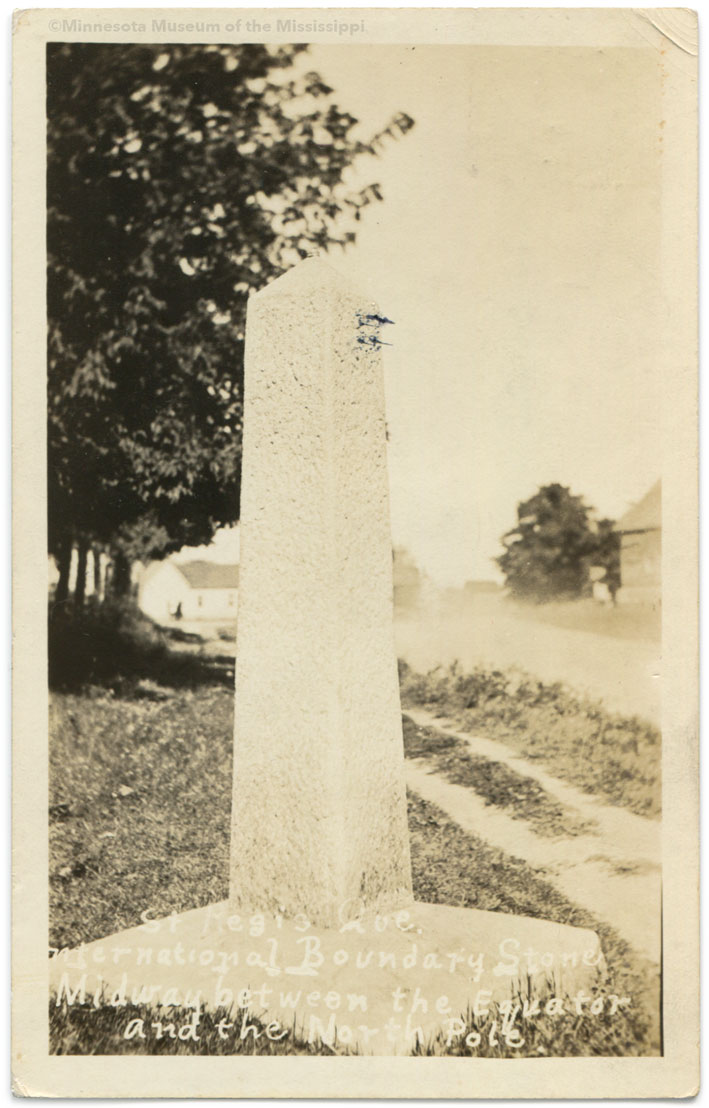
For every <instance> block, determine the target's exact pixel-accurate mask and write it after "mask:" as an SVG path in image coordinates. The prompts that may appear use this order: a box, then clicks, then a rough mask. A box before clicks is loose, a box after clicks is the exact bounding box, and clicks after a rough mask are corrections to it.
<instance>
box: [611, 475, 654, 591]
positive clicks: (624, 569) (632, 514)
mask: <svg viewBox="0 0 709 1108" xmlns="http://www.w3.org/2000/svg"><path fill="white" fill-rule="evenodd" d="M616 531H618V532H619V534H620V590H619V592H618V602H619V603H620V604H649V605H652V606H655V605H659V604H660V603H661V600H662V484H661V482H660V481H658V482H657V484H655V485H653V486H652V488H651V489H650V491H649V492H648V493H646V495H645V496H644V497H643V498H642V500H640V501H638V503H637V504H635V505H634V506H633V507H632V508H630V509H629V510H628V511H627V512H626V513H625V515H624V516H623V517H622V518H621V519H619V520H618V522H617V524H616Z"/></svg>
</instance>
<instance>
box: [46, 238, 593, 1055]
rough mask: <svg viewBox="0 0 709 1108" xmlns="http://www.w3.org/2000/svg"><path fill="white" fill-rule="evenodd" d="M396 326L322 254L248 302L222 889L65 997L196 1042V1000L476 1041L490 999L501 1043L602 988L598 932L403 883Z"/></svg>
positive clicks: (273, 1028)
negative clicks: (393, 510) (389, 428)
mask: <svg viewBox="0 0 709 1108" xmlns="http://www.w3.org/2000/svg"><path fill="white" fill-rule="evenodd" d="M386 322H387V321H386V320H385V319H384V317H383V316H382V315H381V314H380V312H379V310H378V309H377V307H376V305H374V304H372V303H370V302H368V301H366V300H364V299H363V298H362V297H360V296H358V295H357V294H355V293H353V292H352V291H351V290H350V289H349V287H348V286H347V285H346V283H345V282H344V281H343V280H342V279H341V278H340V277H339V276H338V275H337V274H336V273H335V272H334V271H333V270H332V269H331V268H330V267H329V265H327V264H326V263H325V262H324V261H322V260H321V259H319V258H314V259H309V260H306V261H305V262H302V263H301V264H300V265H298V266H296V267H295V268H294V269H292V270H291V271H289V272H288V273H286V274H285V275H284V276H283V277H280V278H279V279H278V280H276V281H274V282H273V283H272V284H270V285H269V286H267V288H265V289H263V290H262V291H261V292H259V293H256V294H255V295H254V296H252V297H251V299H250V301H249V310H248V318H247V338H246V342H247V346H246V381H245V419H244V424H245V426H244V444H243V476H242V488H243V495H242V507H241V528H242V533H241V573H240V589H239V613H238V618H239V626H238V634H237V659H236V700H235V739H234V791H233V812H232V829H231V858H230V890H229V899H228V901H224V902H222V903H219V904H212V905H208V906H207V907H204V908H193V909H188V910H186V911H183V912H181V913H174V914H173V915H172V916H170V917H168V918H166V919H163V920H156V919H154V918H152V915H151V913H149V912H147V913H145V912H144V913H143V922H142V923H141V924H140V925H138V926H137V927H133V928H130V929H129V930H126V931H122V932H120V933H118V934H116V935H113V936H109V937H108V938H107V939H102V940H99V941H98V942H93V943H88V944H85V945H83V946H81V947H79V948H77V949H75V950H72V951H62V952H57V953H56V954H55V955H54V956H53V957H52V958H51V959H50V965H49V978H50V987H51V988H52V990H53V992H54V995H55V996H56V999H57V1003H61V1002H62V1001H67V1002H68V1003H71V1004H75V1003H78V1004H81V1005H82V1006H84V1005H88V1006H89V1007H91V1008H99V1007H101V1006H103V1005H106V1004H107V1005H110V1006H112V1007H116V1008H121V1007H125V1006H127V1005H128V1004H130V1003H137V1004H141V1003H142V1004H149V1005H151V1006H152V1008H153V1009H154V1010H155V1011H157V1012H158V1013H163V1017H164V1018H168V1017H169V1010H170V1008H174V1007H175V1006H180V1007H183V1008H188V1009H191V1010H192V1012H193V1016H192V1017H191V1018H190V1020H189V1021H188V1022H187V1023H185V1024H184V1025H183V1026H182V1027H180V1028H179V1030H177V1031H175V1029H174V1027H173V1033H174V1034H175V1035H177V1036H179V1037H180V1038H181V1039H182V1038H184V1039H185V1041H187V1040H191V1041H193V1042H194V1043H195V1044H198V1043H199V1038H200V1032H199V1020H200V1013H201V1010H202V1007H203V1006H205V1007H207V1008H210V1009H215V1010H218V1011H220V1012H222V1013H223V1015H224V1018H223V1020H222V1021H221V1022H220V1024H219V1028H220V1030H219V1034H220V1036H221V1035H222V1032H223V1037H224V1039H225V1041H227V1040H228V1038H229V1036H230V1035H231V1036H232V1037H233V1038H237V1037H238V1038H239V1039H240V1040H243V1039H244V1038H253V1039H254V1040H257V1039H259V1038H263V1037H265V1038H267V1039H270V1040H273V1041H281V1040H282V1039H283V1038H284V1036H287V1035H288V1034H291V1033H295V1034H296V1035H298V1036H299V1037H301V1038H304V1039H306V1040H307V1041H309V1042H313V1043H317V1042H324V1043H326V1044H328V1045H329V1046H331V1047H332V1048H333V1049H337V1048H344V1049H345V1050H355V1051H358V1052H362V1053H369V1054H378V1055H393V1054H408V1053H410V1052H411V1051H413V1050H423V1051H425V1050H426V1049H427V1047H428V1046H429V1045H430V1044H432V1043H435V1045H436V1052H437V1053H442V1052H445V1051H446V1049H448V1048H452V1049H455V1048H456V1047H458V1046H460V1044H461V1040H462V1039H463V1037H464V1043H465V1046H466V1047H467V1048H469V1049H470V1051H471V1052H472V1053H474V1052H475V1048H476V1046H477V1045H479V1040H480V1034H479V1032H478V1031H477V1030H475V1029H472V1030H471V1024H470V1017H471V1016H474V1017H480V1018H482V1019H483V1020H484V1017H485V1016H486V1014H487V1013H488V1012H489V1009H490V1005H492V1004H493V1003H495V1002H497V1003H498V1004H500V1005H502V1006H504V1010H503V1009H500V1011H501V1012H502V1023H501V1025H500V1026H498V1023H497V1018H496V1019H495V1020H493V1026H492V1029H491V1034H494V1035H499V1036H500V1037H501V1039H505V1038H506V1041H507V1042H508V1045H511V1046H512V1047H513V1049H515V1048H517V1047H519V1046H520V1045H521V1036H520V1033H519V1031H518V1030H516V1029H515V1028H514V1027H513V1024H514V1019H515V1018H516V1017H517V1015H519V1013H520V1012H521V1013H522V1019H523V1020H524V1019H525V1018H534V1013H535V1012H536V1013H539V1011H540V1010H541V1009H540V1004H542V1005H543V1004H545V1003H553V1004H554V1006H555V1007H554V1008H553V1014H559V1012H560V1011H564V1010H566V1011H569V1012H571V1013H573V1012H574V1011H576V1012H578V1010H579V1009H578V1008H575V1007H574V1005H575V1004H578V1005H580V1006H581V1007H582V1006H583V1004H586V1003H589V1002H590V1001H591V995H592V993H593V990H594V987H595V986H596V985H598V984H599V983H600V982H601V981H602V974H603V970H604V962H603V954H602V951H601V948H600V944H599V941H598V936H597V935H595V934H594V933H593V932H592V931H587V930H584V929H582V928H575V927H568V926H564V925H561V924H557V923H550V922H547V921H545V920H539V919H529V918H524V917H519V916H512V915H504V914H502V913H498V912H483V911H477V910H475V909H465V908H461V907H451V906H446V905H437V904H422V903H415V902H413V899H412V881H411V865H410V859H409V840H408V827H407V816H406V793H405V783H404V753H403V741H402V730H401V708H400V704H399V692H398V680H397V665H396V652H395V648H394V634H393V600H392V549H391V537H390V528H389V509H388V489H387V468H386V427H385V422H384V391H383V383H382V370H381V356H380V355H381V352H380V345H381V339H380V329H381V327H382V325H383V324H385V323H386ZM471 880H472V877H471ZM501 880H504V876H503V877H502V878H501ZM146 907H147V906H146ZM574 994H575V1001H574V1000H573V996H574ZM566 1005H569V1007H566ZM164 1010H167V1012H164ZM505 1012H506V1013H507V1015H505ZM525 1012H527V1015H526V1016H525ZM530 1013H531V1015H530ZM256 1017H257V1018H258V1020H259V1022H258V1023H256V1022H254V1019H255V1018H256ZM505 1020H507V1024H508V1025H507V1027H506V1028H505ZM149 1033H150V1028H147V1030H146V1027H145V1026H144V1024H143V1021H142V1020H141V1019H132V1020H130V1019H129V1018H128V1016H127V1017H126V1028H125V1032H124V1035H125V1037H126V1038H131V1039H134V1040H135V1041H136V1049H137V1050H138V1051H140V1050H141V1049H142V1050H143V1051H147V1053H150V1052H151V1051H150V1047H149V1044H148V1043H147V1042H144V1041H143V1040H147V1038H148V1035H149ZM496 1041H497V1040H496ZM193 1049H194V1050H195V1051H197V1050H198V1049H199V1048H198V1046H197V1045H196V1046H194V1047H193Z"/></svg>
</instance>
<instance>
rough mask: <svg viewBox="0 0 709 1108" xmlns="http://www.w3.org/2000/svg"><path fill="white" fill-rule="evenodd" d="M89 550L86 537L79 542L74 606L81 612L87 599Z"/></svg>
mask: <svg viewBox="0 0 709 1108" xmlns="http://www.w3.org/2000/svg"><path fill="white" fill-rule="evenodd" d="M88 552H89V544H88V543H87V542H86V539H81V541H80V543H79V557H78V560H77V565H76V585H75V586H74V608H75V609H76V611H77V612H80V611H81V610H82V608H83V607H84V600H85V599H86V558H87V555H88Z"/></svg>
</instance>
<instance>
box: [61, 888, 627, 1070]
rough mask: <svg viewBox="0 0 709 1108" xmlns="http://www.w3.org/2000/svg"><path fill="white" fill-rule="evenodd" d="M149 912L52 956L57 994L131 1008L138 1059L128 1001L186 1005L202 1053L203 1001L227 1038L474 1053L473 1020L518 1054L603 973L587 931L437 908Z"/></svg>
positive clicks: (363, 1049)
mask: <svg viewBox="0 0 709 1108" xmlns="http://www.w3.org/2000/svg"><path fill="white" fill-rule="evenodd" d="M348 907H349V908H351V906H348ZM144 918H145V922H144V923H142V924H140V925H139V926H138V927H133V928H130V929H128V930H126V931H121V932H118V933H117V934H115V935H111V936H110V937H109V938H106V939H100V940H98V941H96V942H92V943H88V944H85V945H82V946H81V947H77V948H75V949H73V950H63V951H61V952H59V953H56V954H54V955H53V956H52V957H51V958H50V963H49V970H50V975H49V976H50V989H51V993H52V996H53V998H54V1001H56V1002H57V1003H61V1001H62V1000H66V1001H68V1002H69V1003H70V1004H72V1005H77V1004H81V1005H83V1006H84V1007H86V1008H100V1007H103V1006H104V1005H110V1006H112V1007H115V1008H116V1009H119V1010H120V1009H121V1008H126V1019H125V1024H126V1026H125V1028H124V1031H123V1034H124V1037H125V1038H126V1039H131V1038H132V1039H134V1041H135V1046H136V1052H140V1053H145V1052H147V1053H150V1049H149V1039H150V1026H149V1025H148V1024H147V1021H146V1025H145V1026H142V1025H141V1021H140V1020H136V1019H135V1018H134V1015H135V1014H134V1013H131V1011H130V1009H129V1008H128V1005H131V1004H149V1005H150V1006H151V1007H153V1008H155V1009H162V1010H161V1011H159V1012H158V1013H157V1014H156V1016H155V1018H156V1019H159V1020H162V1021H165V1020H166V1019H169V1013H170V1008H171V1007H173V1006H179V1007H181V1008H188V1009H192V1010H193V1011H194V1017H193V1018H192V1020H190V1021H189V1024H186V1025H185V1027H186V1032H185V1034H186V1037H187V1038H189V1039H190V1040H191V1041H192V1043H193V1045H194V1051H195V1053H198V1052H199V1038H200V1028H199V1022H200V1013H201V1011H202V1008H203V1007H204V1008H205V1009H208V1010H211V1011H217V1010H219V1014H220V1015H223V1017H224V1018H223V1020H222V1022H221V1023H220V1024H219V1035H220V1037H223V1038H224V1040H225V1041H228V1040H229V1039H231V1040H232V1041H234V1040H235V1039H236V1038H240V1039H244V1038H251V1039H254V1040H257V1039H264V1040H265V1039H270V1040H272V1041H281V1040H284V1039H287V1038H288V1036H290V1037H291V1039H293V1038H294V1037H297V1038H298V1039H299V1040H300V1041H303V1040H304V1041H306V1042H312V1043H319V1042H323V1043H325V1044H326V1045H328V1046H330V1047H332V1048H334V1049H337V1050H338V1051H339V1050H342V1049H344V1050H345V1051H347V1050H349V1051H352V1052H356V1053H361V1054H370V1055H394V1054H409V1053H411V1052H412V1051H417V1052H419V1051H425V1050H426V1048H427V1046H428V1045H430V1044H431V1043H433V1042H434V1041H436V1040H438V1042H437V1053H444V1052H445V1050H446V1049H455V1046H456V1044H458V1045H460V1044H461V1042H466V1040H467V1046H468V1047H469V1048H471V1049H472V1051H473V1053H474V1050H475V1046H476V1045H479V1038H478V1036H479V1034H480V1033H479V1032H478V1031H476V1029H475V1022H476V1021H477V1022H478V1023H485V1031H484V1034H485V1035H486V1036H488V1035H490V1034H492V1035H494V1036H495V1037H496V1039H497V1041H499V1042H500V1044H501V1045H505V1043H506V1044H507V1045H508V1046H510V1047H512V1048H513V1049H515V1048H521V1046H522V1045H523V1039H524V1027H525V1023H529V1021H533V1020H534V1019H535V1018H537V1017H538V1016H540V1015H541V1014H548V1015H557V1016H558V1015H559V1014H561V1013H562V1012H564V1011H565V1012H570V1013H573V1012H576V1011H588V1006H589V1005H590V1004H591V1003H592V1001H593V999H594V989H597V987H598V986H599V985H600V984H602V982H603V977H604V973H605V963H604V959H603V954H602V951H601V947H600V943H599V940H598V936H597V935H596V934H595V933H594V932H593V931H588V930H585V929H582V928H577V927H569V926H566V925H563V924H557V923H549V922H548V921H546V920H539V919H531V918H529V917H523V916H522V917H520V916H511V915H503V914H501V913H498V912H482V911H478V910H476V909H468V908H453V907H448V906H446V905H440V904H422V903H414V904H411V905H409V906H408V907H405V908H402V909H401V910H399V911H396V912H391V913H389V914H388V915H373V914H371V913H370V914H362V915H361V916H360V917H358V918H355V919H353V920H352V919H351V920H350V921H349V922H348V923H345V924H343V926H342V927H341V928H338V929H329V930H325V929H322V928H316V927H313V926H311V925H310V924H309V922H308V921H307V920H306V919H305V917H297V918H295V919H285V918H284V917H282V916H275V917H272V916H268V917H267V916H265V915H263V914H260V913H253V914H251V915H238V914H237V913H236V912H235V910H234V908H233V906H231V905H230V904H229V903H228V902H227V901H224V902H222V903H219V904H213V905H209V906H208V907H206V908H196V909H193V910H191V911H187V912H182V913H174V914H173V915H172V916H168V917H167V918H165V919H161V920H154V919H150V918H148V913H145V914H144ZM490 1013H491V1014H492V1015H493V1016H494V1017H495V1018H494V1020H493V1021H491V1020H490V1019H488V1020H487V1021H485V1017H486V1016H488V1014H490ZM183 1030H184V1029H183ZM181 1037H184V1036H183V1035H182V1034H181ZM144 1039H145V1040H148V1041H145V1042H144V1041H142V1040H144Z"/></svg>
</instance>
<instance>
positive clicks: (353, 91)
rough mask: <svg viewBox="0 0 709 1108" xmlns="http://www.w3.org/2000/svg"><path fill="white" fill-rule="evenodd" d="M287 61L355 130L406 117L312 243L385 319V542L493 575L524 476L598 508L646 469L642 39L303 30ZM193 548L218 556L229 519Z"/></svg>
mask: <svg viewBox="0 0 709 1108" xmlns="http://www.w3.org/2000/svg"><path fill="white" fill-rule="evenodd" d="M301 65H302V68H303V69H315V70H317V71H318V72H320V73H321V75H322V76H323V78H324V79H325V80H326V81H327V83H328V84H330V85H331V86H332V88H333V89H334V90H335V95H334V100H335V102H336V103H337V104H338V105H339V107H340V108H342V109H345V110H347V111H349V112H351V113H352V114H353V115H355V116H357V118H358V119H359V121H360V124H359V128H358V135H359V137H361V138H363V139H368V138H370V137H372V136H373V135H374V134H375V133H377V132H379V131H381V130H382V129H383V128H384V127H386V126H387V124H388V123H389V121H390V119H391V117H392V116H394V115H395V114H397V113H398V112H400V111H404V112H406V113H408V114H409V115H410V116H412V117H413V118H414V120H415V124H416V125H415V127H414V128H413V130H411V131H409V132H408V133H407V134H406V135H404V136H403V137H401V138H399V139H398V140H394V139H392V140H389V141H388V142H387V144H386V148H385V149H384V150H383V151H382V153H381V154H380V156H379V157H377V158H364V159H361V160H360V162H359V164H358V168H357V169H356V170H355V172H354V173H353V174H352V176H351V184H352V187H353V189H354V188H355V187H362V186H364V185H366V184H369V183H371V182H373V181H376V182H378V183H380V185H381V187H382V191H383V195H384V200H383V202H382V203H380V204H370V205H369V206H368V207H367V208H366V209H364V213H363V218H362V221H361V223H360V224H359V225H358V230H357V242H356V244H355V245H354V246H353V247H351V248H349V249H348V250H347V251H346V252H344V253H343V252H342V251H340V250H339V249H337V250H336V251H335V253H334V254H333V255H332V257H331V259H330V260H331V263H332V264H333V266H334V267H335V268H336V269H338V270H339V271H340V272H341V273H342V274H343V275H345V276H346V277H348V278H349V279H350V280H351V282H352V283H353V284H354V285H355V286H356V287H359V288H361V289H362V291H363V292H366V293H367V294H369V295H371V296H373V297H374V299H375V300H376V301H377V302H378V303H379V305H380V307H381V309H382V310H383V312H384V313H385V314H386V315H387V316H388V317H389V318H390V319H393V320H394V321H395V326H394V327H392V328H389V329H388V333H387V336H386V337H387V339H388V340H389V341H391V342H392V344H393V345H392V346H391V347H389V348H386V350H385V354H384V372H385V383H386V396H387V413H386V414H387V423H388V427H389V432H390V442H389V471H390V494H391V517H392V533H393V540H394V543H395V544H396V545H403V546H405V547H407V548H408V550H409V551H410V553H411V554H412V555H413V557H414V558H415V559H416V561H417V562H418V564H419V566H420V567H421V568H422V569H424V570H425V571H426V572H427V573H428V574H429V576H430V577H431V578H432V579H433V580H434V581H435V582H436V583H437V584H438V585H440V586H443V587H446V586H448V587H451V586H452V587H457V586H460V585H462V584H463V583H464V582H465V581H466V580H469V579H489V578H491V577H494V578H497V579H500V574H499V571H498V570H497V567H496V565H495V562H494V558H495V556H496V555H497V554H499V553H500V552H501V549H502V548H501V546H500V537H501V535H502V534H503V533H504V532H505V531H508V530H510V529H511V528H512V527H513V525H514V522H515V519H516V506H517V504H518V503H519V502H520V501H521V500H523V499H527V498H528V497H529V496H531V495H533V494H534V492H535V491H536V490H537V488H538V487H539V486H540V485H543V484H548V483H551V482H559V483H560V484H563V485H568V486H569V487H570V488H571V491H572V492H573V493H574V494H577V495H581V496H583V497H584V499H585V500H586V502H587V503H588V504H589V505H591V506H592V507H593V508H594V509H596V511H597V514H598V515H599V516H604V517H605V516H610V517H612V518H618V517H619V516H620V515H622V514H623V512H624V511H625V510H626V509H627V508H628V507H629V506H630V505H631V504H633V503H634V502H636V501H637V500H639V499H640V498H641V497H642V496H643V495H644V494H645V492H646V491H647V490H648V489H649V488H650V486H651V485H652V484H653V483H654V482H655V481H656V480H657V478H658V477H659V476H660V475H661V411H660V403H659V397H660V395H661V383H662V374H663V372H666V371H667V369H668V366H667V365H663V361H662V359H663V357H667V355H666V354H665V355H663V352H662V349H661V343H660V337H659V331H658V328H657V320H658V316H659V309H660V304H661V299H660V298H661V287H660V264H659V261H660V254H659V251H660V232H661V221H660V186H661V172H662V119H661V95H660V93H661V75H660V69H659V65H658V55H657V53H656V51H654V50H652V49H643V48H640V49H628V48H606V49H601V48H575V47H574V48H549V47H519V46H513V47H499V46H379V45H367V46H352V45H342V46H340V45H332V46H326V45H316V46H312V47H311V48H310V50H309V52H308V54H307V55H305V56H304V57H303V58H302V60H301ZM669 368H671V367H669ZM187 553H188V552H185V555H187ZM189 553H190V556H192V552H189ZM211 553H212V556H214V557H216V558H217V559H218V560H230V559H231V558H232V557H234V558H235V557H236V556H237V554H238V538H237V535H236V533H235V532H231V533H228V534H226V535H225V534H222V535H220V536H219V537H218V540H217V543H216V545H215V546H214V548H213V550H212V552H211Z"/></svg>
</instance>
